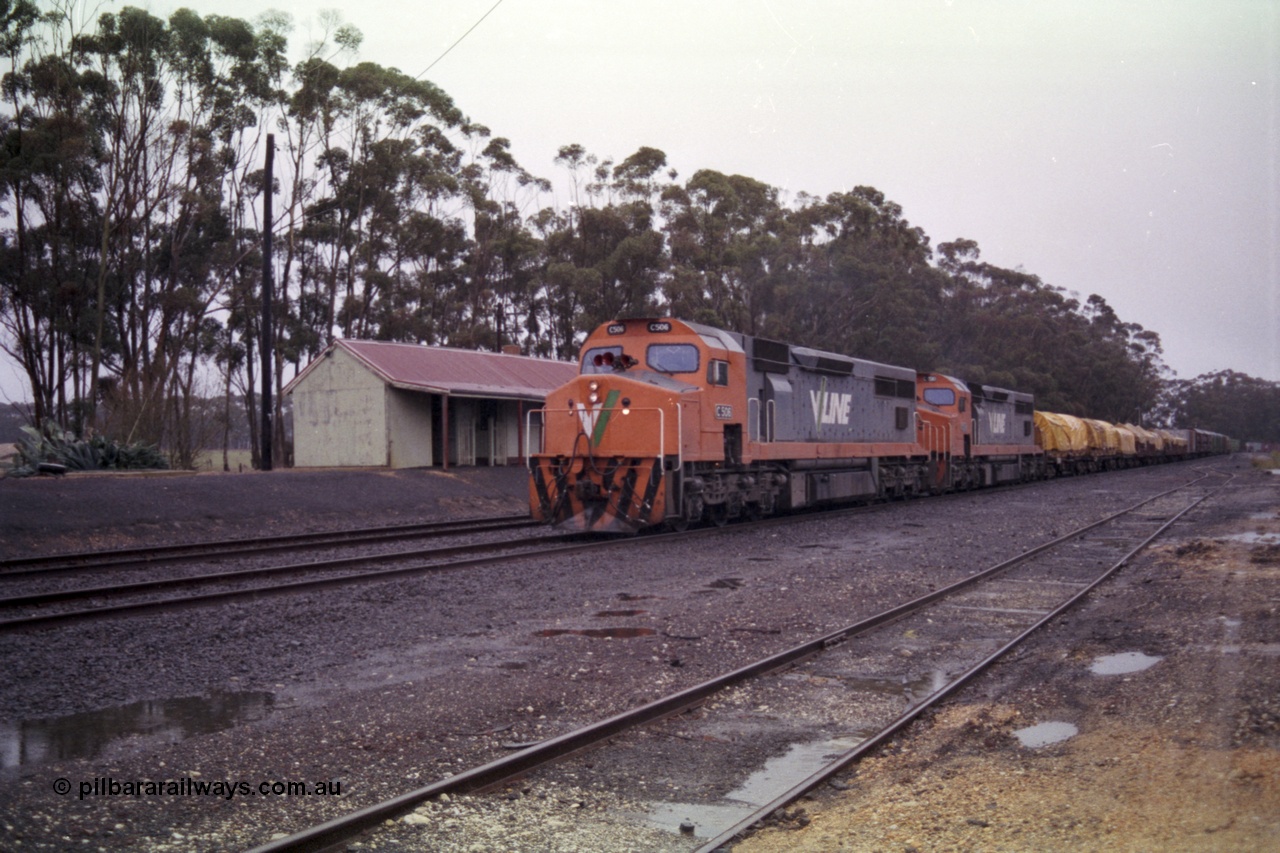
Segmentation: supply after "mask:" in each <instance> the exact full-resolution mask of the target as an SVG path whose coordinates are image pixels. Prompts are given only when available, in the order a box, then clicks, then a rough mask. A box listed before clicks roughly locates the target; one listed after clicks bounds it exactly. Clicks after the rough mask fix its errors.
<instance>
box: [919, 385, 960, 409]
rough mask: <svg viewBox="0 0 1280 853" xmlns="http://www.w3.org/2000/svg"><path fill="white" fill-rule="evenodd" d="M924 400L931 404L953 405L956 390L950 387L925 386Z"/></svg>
mask: <svg viewBox="0 0 1280 853" xmlns="http://www.w3.org/2000/svg"><path fill="white" fill-rule="evenodd" d="M924 401H925V402H926V403H928V404H930V405H932V406H954V405H955V404H956V392H955V391H954V390H953V389H951V388H926V389H924Z"/></svg>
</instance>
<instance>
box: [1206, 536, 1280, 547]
mask: <svg viewBox="0 0 1280 853" xmlns="http://www.w3.org/2000/svg"><path fill="white" fill-rule="evenodd" d="M1214 538H1215V539H1225V540H1226V541H1228V542H1243V543H1244V544H1246V545H1280V533H1231V534H1228V535H1226V536H1216V537H1214Z"/></svg>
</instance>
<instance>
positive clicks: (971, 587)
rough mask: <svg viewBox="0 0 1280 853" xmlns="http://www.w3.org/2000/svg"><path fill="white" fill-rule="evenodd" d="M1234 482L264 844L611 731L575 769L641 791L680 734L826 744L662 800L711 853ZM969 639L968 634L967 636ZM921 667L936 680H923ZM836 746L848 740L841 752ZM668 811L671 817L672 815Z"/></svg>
mask: <svg viewBox="0 0 1280 853" xmlns="http://www.w3.org/2000/svg"><path fill="white" fill-rule="evenodd" d="M1222 484H1223V481H1222V480H1221V479H1217V478H1214V477H1210V476H1208V475H1206V476H1204V477H1201V478H1200V479H1198V480H1196V481H1194V482H1192V483H1189V484H1185V485H1183V486H1180V487H1178V488H1176V489H1173V490H1170V491H1168V492H1164V493H1162V494H1160V495H1156V496H1154V497H1152V498H1148V499H1146V500H1144V501H1142V502H1140V503H1138V504H1135V505H1133V506H1131V507H1129V508H1127V509H1125V510H1123V511H1121V512H1118V513H1115V514H1113V515H1111V516H1108V517H1107V518H1104V519H1102V520H1100V521H1097V522H1095V523H1093V524H1090V525H1088V526H1086V527H1082V528H1080V529H1078V530H1075V531H1072V532H1070V533H1068V534H1066V535H1064V536H1061V537H1059V538H1057V539H1055V540H1053V541H1051V542H1047V543H1045V544H1043V545H1040V546H1038V547H1036V548H1033V549H1031V550H1029V551H1027V552H1025V553H1023V554H1021V555H1019V556H1017V557H1015V558H1014V559H1011V560H1007V561H1004V562H1002V563H999V564H997V565H993V566H990V567H987V568H985V569H982V570H980V571H975V572H974V573H973V574H972V575H971V576H970V577H968V578H966V579H964V580H962V581H960V582H958V583H954V584H952V585H950V586H947V587H945V588H942V589H938V590H936V591H933V592H930V593H929V594H928V595H925V596H922V597H920V598H917V599H915V600H913V601H909V602H906V603H904V604H901V605H899V606H897V607H894V608H892V609H889V610H886V611H884V612H882V613H879V614H876V615H874V616H872V617H870V618H867V619H863V620H861V621H859V622H857V623H854V624H851V625H847V626H845V627H842V628H840V629H838V630H836V631H833V632H829V633H827V634H824V635H823V636H820V637H816V638H813V639H811V640H808V641H806V642H804V643H801V644H799V645H796V646H793V647H792V648H789V649H786V650H784V651H782V652H779V653H777V654H774V655H771V656H769V657H767V658H764V659H761V660H758V661H756V662H754V663H751V664H749V665H747V666H744V667H741V668H739V669H737V670H735V671H733V672H730V673H727V674H725V675H722V676H720V677H718V678H714V679H711V680H709V681H706V682H703V683H702V684H698V685H695V686H693V687H690V688H687V689H685V690H681V691H679V692H677V693H674V694H672V695H670V696H667V697H664V698H662V699H659V700H657V701H654V702H650V703H647V704H645V705H643V706H641V707H638V708H635V709H633V710H631V711H628V712H625V713H622V714H619V715H616V716H614V717H611V718H609V719H606V720H603V721H600V722H598V723H595V724H592V725H589V726H585V727H582V728H579V729H575V730H573V731H570V732H567V733H565V734H562V735H559V736H557V737H553V738H551V739H549V740H546V741H544V742H541V743H538V744H536V745H533V746H529V747H527V748H525V749H522V750H520V751H518V752H516V753H514V754H510V755H504V756H502V757H499V758H495V759H494V760H492V761H490V762H488V763H486V764H483V765H480V766H477V767H474V768H472V769H470V770H467V771H464V772H462V773H458V774H456V775H454V776H450V777H448V778H446V779H442V780H440V781H438V782H436V783H433V784H431V785H427V786H425V787H421V788H418V789H416V790H413V791H409V792H407V793H405V794H403V795H401V796H399V797H395V798H393V799H390V800H387V801H385V802H382V803H378V804H375V805H372V806H369V807H366V808H364V809H361V810H359V811H357V812H354V813H352V814H350V815H347V816H344V817H341V818H337V819H334V820H331V821H328V822H326V823H324V824H321V825H318V826H315V827H312V828H310V829H307V830H304V831H302V832H299V833H296V834H295V835H292V836H289V837H287V838H282V839H278V840H276V841H271V842H268V843H266V844H263V845H261V846H260V847H257V848H254V851H253V853H281V851H303V850H322V849H325V848H327V847H329V846H331V845H334V844H337V843H339V842H342V841H345V840H347V839H350V838H352V837H354V836H355V835H357V834H359V833H361V832H364V831H367V830H369V829H371V828H374V827H379V826H382V825H383V824H384V822H386V821H388V820H389V819H392V818H395V817H397V816H400V815H403V814H406V813H407V812H409V811H412V810H414V809H415V808H417V807H419V806H421V805H423V804H424V803H428V802H429V801H431V800H433V799H436V798H438V797H440V796H441V795H442V794H449V795H451V796H452V795H456V794H462V793H476V792H482V791H487V790H492V789H495V788H500V787H502V786H505V785H509V784H511V783H512V782H514V780H517V779H520V778H526V780H527V779H528V777H529V776H530V774H533V773H535V772H537V773H538V774H539V775H538V776H536V777H533V778H534V783H535V784H539V785H541V786H546V787H551V786H554V785H555V784H557V774H559V773H563V772H567V771H564V770H563V767H564V765H563V764H561V762H564V761H565V759H567V758H569V757H570V756H572V755H574V754H575V753H579V752H582V751H583V750H586V749H588V748H592V747H599V746H600V745H601V744H602V743H604V742H605V741H612V742H614V744H615V745H616V746H617V747H618V750H617V751H618V752H619V753H626V754H627V755H628V758H627V760H625V761H623V760H621V759H614V758H611V754H612V753H613V752H614V750H613V749H612V748H610V749H595V750H594V751H593V752H592V753H591V758H590V761H591V762H592V766H593V767H594V770H593V771H592V772H589V773H580V772H579V773H574V774H573V775H574V777H575V778H581V777H582V776H584V775H585V776H587V777H591V778H593V779H596V780H598V781H600V782H602V783H603V784H607V785H608V786H611V787H612V788H614V789H615V790H617V789H620V790H621V791H623V792H628V791H629V792H632V794H634V791H636V790H638V787H637V780H635V779H628V778H627V777H625V776H615V775H613V774H612V773H611V772H610V770H609V768H610V767H611V766H618V767H625V766H634V765H636V764H639V765H641V766H644V765H645V764H646V762H644V761H639V762H638V761H637V760H636V758H635V753H636V751H637V750H641V749H652V748H655V747H657V750H658V752H659V753H664V752H665V753H670V752H671V750H670V746H669V745H670V743H671V742H672V739H673V738H678V739H679V741H680V746H679V749H678V750H676V751H677V752H679V753H680V754H681V757H682V759H687V752H688V751H689V750H694V749H697V750H709V751H711V753H713V755H712V756H711V757H710V758H708V759H704V760H703V761H702V763H703V764H713V765H716V764H718V765H721V766H732V764H733V762H732V761H730V760H724V761H717V759H716V757H715V755H714V753H716V752H717V751H719V752H722V753H724V754H725V756H726V758H727V756H728V753H729V752H731V751H732V750H733V749H735V748H736V747H735V746H734V745H733V744H732V743H727V742H725V740H724V739H722V738H718V737H714V736H711V735H712V734H713V733H714V732H718V731H719V732H722V731H724V729H725V727H726V726H729V727H733V726H737V727H743V726H747V727H750V728H753V729H754V728H757V727H758V728H766V727H768V728H770V729H771V730H772V731H774V732H778V731H785V732H787V733H788V734H787V735H786V737H787V738H788V739H790V740H791V742H792V743H794V744H817V745H818V747H819V748H818V750H817V752H818V753H819V754H821V755H825V756H827V758H825V759H824V760H821V761H818V762H816V763H814V765H813V766H811V767H805V768H804V770H803V772H802V773H801V774H800V776H799V778H798V779H793V780H791V781H789V782H787V783H785V784H782V785H780V786H777V787H776V789H775V790H773V791H772V792H771V793H770V794H769V795H768V796H767V797H761V796H759V795H758V794H756V795H754V799H750V798H746V797H743V796H740V795H735V794H734V793H733V792H730V793H729V795H728V796H727V797H722V798H721V801H719V802H714V803H713V802H698V803H689V804H671V803H667V804H665V806H664V805H663V804H661V803H654V804H653V807H654V812H653V813H654V814H658V813H660V812H663V811H665V812H667V813H668V814H678V813H681V812H682V811H683V812H687V813H692V814H704V815H714V817H713V818H704V819H702V820H699V819H692V820H685V821H681V822H682V823H685V826H682V827H680V832H682V833H684V834H683V835H681V834H674V833H673V837H674V838H675V839H676V840H677V843H678V842H682V841H687V844H686V845H685V846H684V847H682V848H681V849H688V850H698V851H700V853H706V851H711V850H715V849H718V848H720V847H722V846H723V845H725V844H728V843H730V842H731V841H732V840H733V839H734V838H736V837H739V836H740V835H742V834H743V833H746V832H749V831H750V829H751V827H752V826H754V825H756V824H758V823H759V822H760V821H761V820H763V819H764V818H765V817H767V816H768V815H770V814H773V813H774V812H776V811H777V810H779V809H781V808H784V807H785V806H787V805H788V804H790V803H792V802H794V801H795V800H796V799H798V798H799V797H801V796H803V795H804V794H805V793H807V792H808V791H811V790H813V789H814V788H815V787H817V786H818V785H821V784H823V783H824V782H825V781H827V780H828V779H830V778H831V777H833V776H835V775H837V774H839V773H841V772H843V771H845V770H846V769H847V768H849V767H850V766H851V765H852V764H854V763H856V762H857V761H858V759H859V758H861V757H862V756H863V755H865V754H867V753H868V752H870V751H871V750H874V749H876V748H878V747H880V746H882V745H883V744H885V743H886V742H888V741H889V740H890V739H891V738H892V737H893V736H894V734H896V733H897V732H898V731H900V730H901V729H902V728H903V727H905V726H906V725H908V724H909V723H910V722H911V721H912V720H914V719H916V718H917V717H919V716H920V715H921V714H922V713H924V712H925V711H926V710H928V709H929V708H930V707H932V706H933V705H935V704H937V703H938V702H940V701H942V700H943V699H945V698H947V697H948V696H951V695H953V694H954V693H955V692H956V691H958V690H960V689H961V688H963V687H964V685H965V684H967V683H968V682H969V681H971V680H972V679H973V678H975V677H976V676H977V675H978V674H980V673H981V672H983V671H984V670H985V669H986V668H988V667H989V666H991V665H992V664H993V663H994V662H995V661H997V660H1000V659H1001V658H1002V657H1005V656H1006V655H1008V653H1009V652H1010V651H1011V650H1013V649H1015V648H1017V646H1018V645H1019V644H1021V643H1023V642H1024V641H1025V640H1026V639H1027V638H1029V637H1031V636H1033V635H1034V634H1035V633H1036V632H1037V631H1038V630H1039V629H1040V628H1042V627H1044V626H1045V625H1047V624H1049V623H1050V622H1051V621H1052V620H1053V619H1055V618H1056V617H1057V616H1059V615H1060V614H1062V613H1063V612H1065V611H1066V610H1068V609H1069V608H1071V607H1072V606H1074V605H1075V604H1077V603H1079V602H1080V601H1081V600H1082V599H1083V598H1084V597H1085V596H1087V595H1088V594H1089V592H1090V591H1091V590H1093V589H1095V588H1096V587H1097V586H1098V585H1099V584H1101V583H1103V582H1104V581H1105V580H1106V579H1107V578H1108V577H1110V576H1111V575H1112V574H1113V573H1114V572H1116V571H1118V570H1119V569H1120V568H1121V567H1123V566H1124V565H1125V564H1126V563H1128V562H1129V561H1130V560H1131V559H1133V557H1134V556H1135V555H1136V554H1138V553H1139V552H1140V551H1142V550H1143V549H1145V548H1146V547H1147V546H1148V545H1149V544H1150V543H1151V542H1153V541H1155V540H1156V539H1157V538H1158V537H1159V536H1161V535H1162V534H1163V533H1164V532H1165V531H1167V530H1168V529H1169V528H1170V527H1171V526H1172V525H1173V524H1174V523H1176V521H1177V520H1178V519H1179V518H1181V517H1182V516H1183V515H1184V514H1186V513H1187V512H1189V511H1191V510H1192V509H1194V508H1195V507H1196V506H1197V505H1199V504H1200V503H1201V502H1202V501H1204V500H1205V499H1207V498H1208V497H1210V496H1211V495H1212V494H1213V493H1214V492H1215V490H1216V489H1217V488H1221V486H1222ZM958 624H963V625H964V630H963V631H958V630H957V625H958ZM958 636H959V637H961V638H962V639H960V640H957V637H958ZM904 649H906V650H907V651H909V652H910V656H911V659H912V661H913V663H912V664H911V667H912V669H913V670H915V676H916V677H915V678H912V679H908V680H909V681H911V683H913V684H916V685H919V684H922V683H924V684H926V685H927V686H925V687H917V689H916V693H915V694H913V693H911V692H910V691H903V693H902V697H901V699H900V705H901V707H896V706H894V703H893V702H889V703H886V702H885V701H884V695H883V690H882V689H881V688H880V687H877V686H876V685H874V684H868V682H869V681H874V679H870V680H869V679H867V678H866V673H867V672H868V671H874V670H876V669H883V670H889V671H897V670H898V669H900V660H899V659H897V658H896V655H897V654H898V653H900V652H901V651H902V650H904ZM922 675H924V676H928V677H925V678H920V676H922ZM784 694H785V695H786V697H787V704H788V705H789V706H790V708H791V713H790V714H789V715H788V717H789V719H788V720H785V721H783V722H781V723H778V722H777V721H776V720H774V721H772V722H770V721H769V719H768V717H767V715H759V714H754V713H753V712H752V711H751V710H749V709H755V708H760V707H768V705H769V703H770V702H771V701H773V698H776V697H778V696H780V695H784ZM859 694H866V695H865V696H862V697H860V696H859ZM921 694H927V695H921ZM833 697H834V698H835V699H836V700H838V701H833ZM797 709H799V710H797ZM690 712H694V713H690ZM797 720H803V721H804V722H803V723H801V722H797ZM744 721H745V722H744ZM773 736H778V737H781V735H773ZM835 744H842V746H841V747H840V748H836V747H835V746H834V745H835ZM524 784H525V785H528V784H530V783H529V782H528V781H526V782H525V783H524ZM656 821H657V823H658V824H661V823H662V818H661V817H658V818H656ZM669 828H672V829H674V828H675V827H674V826H671V827H669ZM427 831H428V830H426V829H424V828H422V827H416V826H415V827H408V826H405V825H403V824H401V823H395V824H391V825H387V826H386V827H384V828H382V829H378V830H377V832H378V833H379V834H380V835H379V837H380V838H381V839H382V840H385V841H388V842H389V843H392V844H394V843H395V834H398V833H410V832H412V833H415V834H414V835H413V836H412V837H411V838H409V837H408V836H406V839H407V840H406V842H405V843H407V844H408V846H413V845H415V844H416V845H422V844H424V843H425V844H427V845H430V843H431V840H430V836H429V835H423V834H422V833H425V832H427Z"/></svg>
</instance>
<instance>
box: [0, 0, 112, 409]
mask: <svg viewBox="0 0 1280 853" xmlns="http://www.w3.org/2000/svg"><path fill="white" fill-rule="evenodd" d="M0 22H2V23H3V30H2V31H0V50H2V51H3V55H4V58H5V59H6V60H7V61H8V65H9V70H8V72H7V73H5V74H4V77H3V81H2V91H3V100H4V110H5V112H3V113H0V139H2V140H3V144H2V146H0V221H4V222H5V223H6V224H5V226H4V229H3V231H2V232H0V253H3V261H4V263H2V264H0V328H2V329H3V331H4V336H3V338H0V346H3V347H4V349H5V351H6V352H7V353H9V354H10V355H11V356H12V357H13V358H15V359H16V360H17V361H18V363H19V364H21V365H22V368H23V370H24V372H25V373H26V376H27V380H28V382H29V384H30V387H31V392H32V399H33V403H34V406H33V408H34V415H35V421H36V426H37V427H38V428H43V426H44V424H45V421H46V420H48V419H54V420H57V421H58V422H60V423H64V424H69V425H74V424H75V422H77V421H78V420H79V417H80V416H81V415H83V414H84V408H83V407H82V406H77V405H76V402H77V401H78V400H79V399H80V398H82V397H84V396H85V395H86V393H87V388H86V385H87V380H88V369H87V362H88V354H89V352H90V351H91V349H92V344H93V292H94V281H95V278H96V276H97V258H96V253H97V239H96V233H97V232H96V225H95V223H96V222H97V221H98V220H99V219H100V207H99V203H98V199H97V196H96V193H97V190H98V187H99V185H100V176H99V174H98V171H97V169H96V168H95V165H96V163H95V143H96V140H95V137H94V133H93V127H92V124H91V122H90V120H89V117H88V115H87V104H88V102H89V99H90V98H91V97H92V91H93V89H94V88H96V87H98V86H100V85H101V84H100V81H98V80H96V79H94V78H93V77H92V76H89V75H86V74H84V73H83V71H82V68H81V62H80V61H79V60H78V47H77V46H76V45H75V44H73V41H72V37H73V36H74V34H75V32H76V29H75V28H76V27H77V26H78V25H79V22H78V21H77V20H76V18H75V15H74V7H72V6H71V5H69V4H68V5H61V4H54V5H53V6H51V7H50V8H48V10H47V11H46V12H44V13H43V14H42V13H41V12H40V10H39V9H38V8H37V7H36V6H35V5H34V4H32V3H29V2H25V0H0ZM69 384H70V386H71V387H70V391H71V400H68V399H67V393H68V385H69Z"/></svg>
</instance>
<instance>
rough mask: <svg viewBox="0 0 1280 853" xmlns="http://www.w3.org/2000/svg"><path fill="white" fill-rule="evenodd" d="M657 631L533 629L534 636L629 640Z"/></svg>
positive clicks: (645, 629)
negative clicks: (565, 635) (575, 636)
mask: <svg viewBox="0 0 1280 853" xmlns="http://www.w3.org/2000/svg"><path fill="white" fill-rule="evenodd" d="M655 633H657V632H656V631H655V630H654V629H653V628H547V629H546V630H544V631H535V632H534V633H533V636H535V637H559V636H562V635H564V634H576V635H578V636H580V637H593V638H595V639H597V640H630V639H633V638H635V637H652V636H653V635H654V634H655Z"/></svg>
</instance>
